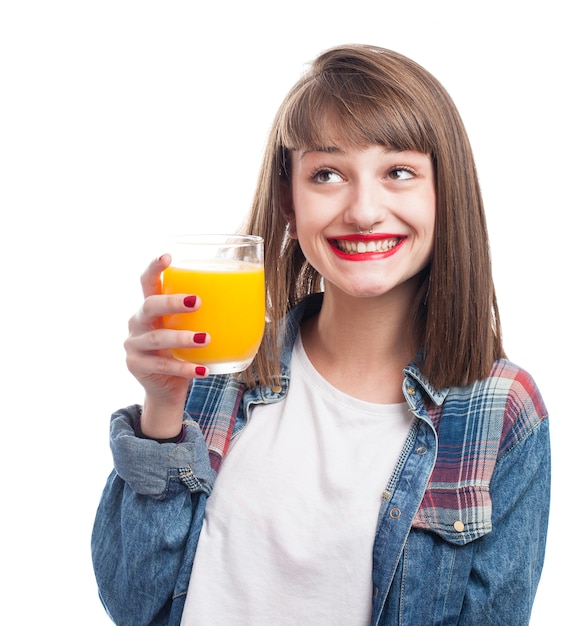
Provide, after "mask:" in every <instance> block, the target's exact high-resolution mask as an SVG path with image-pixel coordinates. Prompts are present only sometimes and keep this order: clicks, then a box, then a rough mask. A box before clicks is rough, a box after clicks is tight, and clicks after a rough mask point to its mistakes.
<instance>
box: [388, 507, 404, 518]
mask: <svg viewBox="0 0 583 626" xmlns="http://www.w3.org/2000/svg"><path fill="white" fill-rule="evenodd" d="M389 515H390V516H391V517H392V518H393V519H398V518H399V517H401V509H399V508H397V507H394V508H392V509H391V510H390V511H389Z"/></svg>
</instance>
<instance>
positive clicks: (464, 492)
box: [413, 484, 492, 546]
mask: <svg viewBox="0 0 583 626" xmlns="http://www.w3.org/2000/svg"><path fill="white" fill-rule="evenodd" d="M413 528H417V529H423V530H429V531H432V532H434V533H436V534H438V535H439V536H440V537H441V538H442V539H444V540H445V541H448V542H449V543H453V544H455V545H459V546H461V545H465V544H466V543H469V542H470V541H474V540H475V539H478V538H479V537H482V536H484V535H486V534H488V533H489V532H490V531H491V530H492V500H491V499H490V491H489V489H488V487H486V486H475V485H467V486H455V487H446V486H443V485H440V486H434V487H432V486H431V484H430V485H429V488H428V489H427V491H426V492H425V495H424V496H423V500H422V502H421V506H420V507H419V509H418V511H417V513H416V515H415V517H414V519H413Z"/></svg>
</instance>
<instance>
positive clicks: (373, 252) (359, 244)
mask: <svg viewBox="0 0 583 626" xmlns="http://www.w3.org/2000/svg"><path fill="white" fill-rule="evenodd" d="M406 239H407V237H405V236H403V235H392V234H385V233H375V234H374V235H369V234H362V235H361V234H358V235H344V236H342V237H335V238H330V239H328V243H329V244H330V247H331V248H332V251H333V252H334V254H335V255H336V256H338V257H339V258H341V259H344V260H345V261H378V260H381V259H386V258H388V257H390V256H392V255H393V254H395V253H396V252H397V251H398V250H399V248H400V247H401V246H402V245H403V243H404V242H405V240H406Z"/></svg>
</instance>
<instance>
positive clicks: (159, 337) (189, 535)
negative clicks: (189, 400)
mask: <svg viewBox="0 0 583 626" xmlns="http://www.w3.org/2000/svg"><path fill="white" fill-rule="evenodd" d="M169 263H170V257H169V256H168V255H163V256H162V257H160V258H159V259H156V260H155V261H153V262H152V263H151V264H150V265H149V267H148V268H147V269H146V271H145V272H144V274H143V275H142V290H143V293H144V302H143V304H142V306H141V307H140V309H139V311H138V312H137V313H136V314H135V315H134V316H133V317H132V318H131V319H130V321H129V325H128V326H129V336H128V338H127V340H126V342H125V349H126V354H127V356H126V361H127V366H128V369H129V370H130V372H131V373H132V374H133V375H134V376H135V377H136V379H137V380H138V382H139V383H140V384H141V385H142V387H143V388H144V391H145V401H144V411H143V413H141V412H140V410H139V407H137V406H134V407H129V408H128V409H125V410H122V411H119V412H117V413H115V414H114V415H113V417H112V421H111V448H112V452H113V459H114V466H115V470H114V471H113V473H112V474H111V476H110V477H109V480H108V481H107V484H106V487H105V490H104V492H103V495H102V498H101V502H100V505H99V509H98V512H97V517H96V521H95V525H94V530H93V536H92V555H93V563H94V569H95V575H96V578H97V582H98V586H99V592H100V596H101V598H102V601H103V603H104V605H105V607H106V609H107V610H108V612H109V614H110V616H111V617H112V618H113V619H114V621H115V622H116V624H118V625H120V626H121V625H128V626H129V625H131V626H133V625H136V626H138V625H139V626H145V625H154V624H167V622H168V614H169V610H170V604H171V599H172V597H173V595H174V593H175V589H177V588H180V586H181V585H182V589H184V590H185V589H186V587H187V585H188V575H189V573H190V567H189V565H188V559H190V565H191V564H192V558H193V555H194V547H195V545H196V540H197V537H198V534H197V533H198V531H199V530H200V523H201V520H202V514H201V511H203V510H204V501H205V499H206V496H207V495H208V494H209V493H210V488H211V484H212V480H213V476H214V472H212V470H211V469H210V465H209V458H208V451H207V448H206V446H205V443H204V440H203V437H202V434H201V432H200V430H199V429H198V427H197V426H196V425H188V426H186V428H185V431H184V437H183V438H182V440H181V441H180V443H178V444H174V443H159V442H157V441H154V440H153V439H154V438H155V439H162V440H164V439H170V438H173V437H175V436H176V435H177V434H178V433H179V432H181V429H182V421H183V416H184V404H185V399H186V393H187V390H188V386H189V384H190V381H191V379H192V378H196V377H200V376H203V377H204V376H206V368H204V367H197V366H195V365H194V364H192V363H182V362H180V361H178V360H176V359H174V358H173V357H172V355H171V353H170V349H171V348H174V347H185V346H189V347H196V345H204V343H206V341H208V337H206V339H205V342H203V343H200V338H201V337H205V334H204V333H197V334H195V341H193V333H191V332H189V331H172V330H167V329H164V328H163V327H162V324H161V317H162V316H163V315H167V314H171V313H183V312H187V311H193V310H196V308H197V307H198V306H200V301H199V300H198V299H197V298H196V297H194V296H192V295H189V294H182V295H172V296H165V295H161V293H160V273H161V272H162V271H163V270H164V269H165V268H166V267H168V265H169ZM197 340H198V341H197ZM138 417H140V418H141V424H140V426H141V428H140V432H141V434H143V436H144V437H151V438H152V439H147V438H142V437H136V436H135V426H136V421H137V419H138ZM183 572H186V574H184V575H183V576H181V573H183ZM185 577H186V579H185Z"/></svg>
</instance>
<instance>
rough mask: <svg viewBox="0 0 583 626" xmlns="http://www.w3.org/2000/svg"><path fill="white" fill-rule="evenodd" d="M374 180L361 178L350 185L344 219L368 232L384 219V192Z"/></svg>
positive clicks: (354, 226) (356, 227)
mask: <svg viewBox="0 0 583 626" xmlns="http://www.w3.org/2000/svg"><path fill="white" fill-rule="evenodd" d="M381 191H382V190H381V189H379V188H378V186H377V184H375V182H374V181H372V180H367V179H359V180H357V181H354V182H353V183H352V184H351V186H350V192H349V194H348V196H347V198H346V209H345V211H344V221H345V222H346V223H347V224H349V225H350V226H352V227H353V228H355V229H356V230H362V231H363V232H368V231H369V230H370V229H371V228H372V227H373V226H374V225H375V224H377V223H378V222H380V221H382V219H383V205H382V202H383V200H382V193H381Z"/></svg>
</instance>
